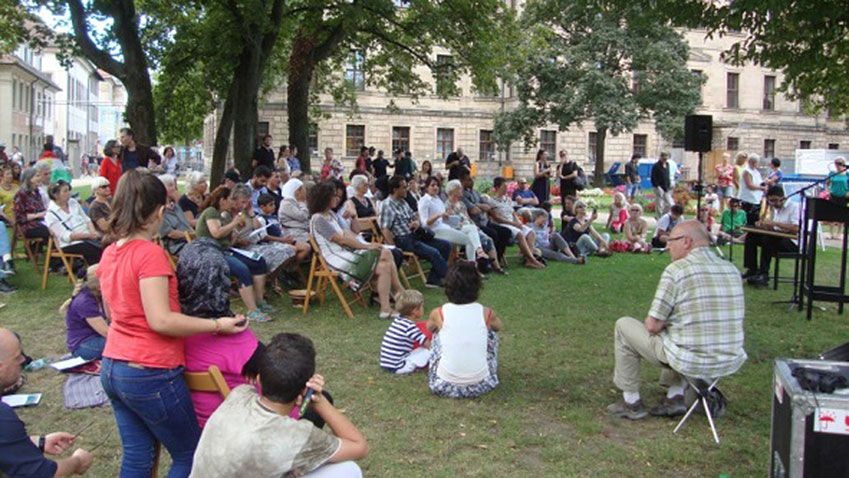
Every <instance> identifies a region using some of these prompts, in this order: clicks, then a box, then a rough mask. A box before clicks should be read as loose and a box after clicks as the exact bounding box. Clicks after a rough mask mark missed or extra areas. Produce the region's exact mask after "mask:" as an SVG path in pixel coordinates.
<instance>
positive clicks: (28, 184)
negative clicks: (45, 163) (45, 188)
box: [21, 168, 38, 193]
mask: <svg viewBox="0 0 849 478" xmlns="http://www.w3.org/2000/svg"><path fill="white" fill-rule="evenodd" d="M36 174H38V171H36V170H35V168H27V169H24V171H23V172H22V173H21V189H23V190H24V191H26V192H28V193H29V192H32V191H34V190H35V189H37V188H38V186H32V178H34V177H35V175H36Z"/></svg>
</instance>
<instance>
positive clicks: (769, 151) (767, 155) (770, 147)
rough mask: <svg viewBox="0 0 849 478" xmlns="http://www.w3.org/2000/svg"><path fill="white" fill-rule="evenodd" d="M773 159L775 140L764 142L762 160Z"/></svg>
mask: <svg viewBox="0 0 849 478" xmlns="http://www.w3.org/2000/svg"><path fill="white" fill-rule="evenodd" d="M774 157H775V140H774V139H765V140H764V159H772V158H774Z"/></svg>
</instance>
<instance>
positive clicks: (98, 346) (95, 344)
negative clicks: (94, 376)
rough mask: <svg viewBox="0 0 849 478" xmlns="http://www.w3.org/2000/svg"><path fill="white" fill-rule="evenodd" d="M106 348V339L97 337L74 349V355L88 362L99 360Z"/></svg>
mask: <svg viewBox="0 0 849 478" xmlns="http://www.w3.org/2000/svg"><path fill="white" fill-rule="evenodd" d="M104 347H106V337H102V336H100V335H96V336H93V337H89V338H87V339H85V340H84V341H82V342H81V343H80V344H79V345H77V348H76V349H74V352H73V353H74V355H76V356H77V357H80V358H84V359H86V360H97V359H99V358H101V357H103V348H104Z"/></svg>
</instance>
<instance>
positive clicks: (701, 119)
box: [684, 115, 713, 153]
mask: <svg viewBox="0 0 849 478" xmlns="http://www.w3.org/2000/svg"><path fill="white" fill-rule="evenodd" d="M712 139H713V116H710V115H687V117H686V118H684V149H685V150H687V151H695V152H697V153H706V152H708V151H710V149H711V147H710V143H711V140H712Z"/></svg>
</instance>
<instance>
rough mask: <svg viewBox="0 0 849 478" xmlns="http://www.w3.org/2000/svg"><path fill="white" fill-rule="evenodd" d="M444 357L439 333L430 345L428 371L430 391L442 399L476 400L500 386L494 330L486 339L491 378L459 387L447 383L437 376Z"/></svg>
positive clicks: (434, 335) (434, 336)
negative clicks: (441, 358) (441, 359)
mask: <svg viewBox="0 0 849 478" xmlns="http://www.w3.org/2000/svg"><path fill="white" fill-rule="evenodd" d="M441 356H442V344H441V343H440V340H439V333H438V332H437V333H435V334H433V341H432V342H431V345H430V368H429V369H428V386H429V387H430V391H431V392H433V393H434V394H435V395H439V396H440V397H448V398H475V397H479V396H481V395H483V394H484V393H486V392H489V391H490V390H492V389H494V388H495V387H496V386H497V385H498V334H497V333H495V332H493V331H492V330H490V331H488V332H487V337H486V363H487V365H488V366H489V376H488V377H486V378H485V379H483V380H481V381H480V382H478V383H472V384H463V385H457V384H453V383H451V382H447V381H445V380H443V379H441V378H439V376H437V375H436V369H437V368H438V367H439V359H440V357H441Z"/></svg>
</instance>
